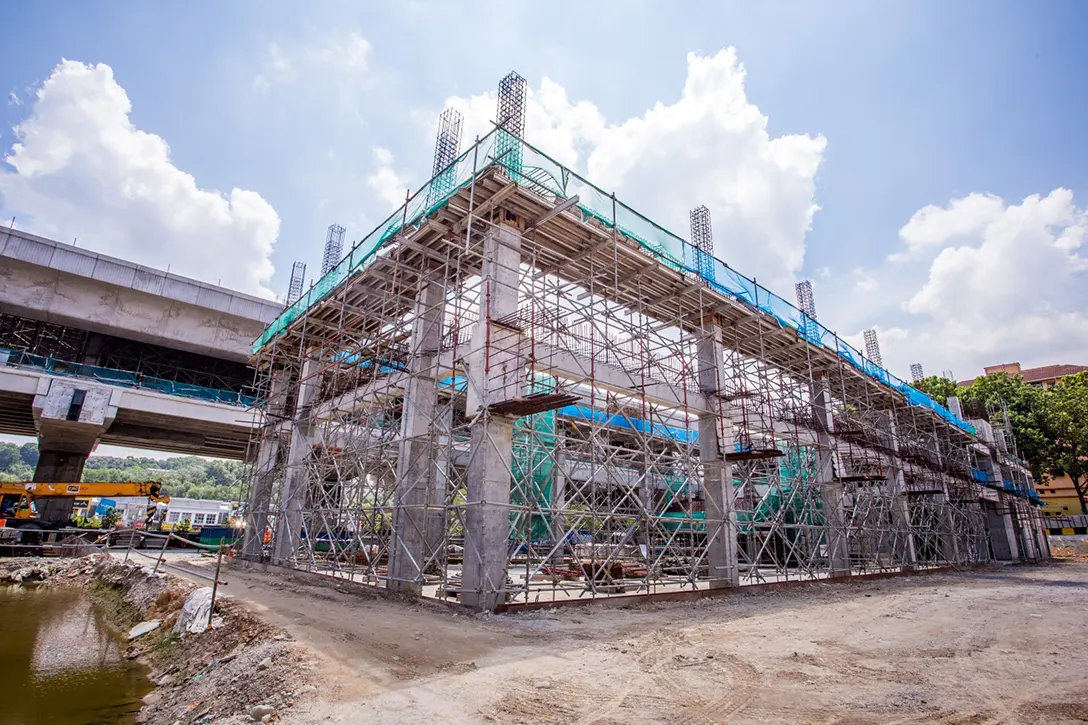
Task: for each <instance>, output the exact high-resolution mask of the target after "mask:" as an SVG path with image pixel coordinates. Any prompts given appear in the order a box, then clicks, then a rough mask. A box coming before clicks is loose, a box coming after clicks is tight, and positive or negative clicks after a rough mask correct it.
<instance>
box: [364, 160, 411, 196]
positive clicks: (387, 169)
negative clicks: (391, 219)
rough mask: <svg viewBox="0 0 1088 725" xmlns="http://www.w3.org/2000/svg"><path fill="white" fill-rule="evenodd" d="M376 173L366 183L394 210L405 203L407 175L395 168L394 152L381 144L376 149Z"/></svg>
mask: <svg viewBox="0 0 1088 725" xmlns="http://www.w3.org/2000/svg"><path fill="white" fill-rule="evenodd" d="M374 164H375V166H376V167H377V168H375V170H374V173H372V174H371V175H370V176H368V177H367V178H366V184H367V186H369V187H370V188H371V189H373V190H374V191H375V192H376V193H377V195H378V197H379V198H380V199H381V200H382V201H383V202H385V204H386V205H388V207H389V209H388V210H389V211H393V209H396V208H397V207H399V206H400V205H401V204H403V203H404V194H405V191H406V190H407V188H408V180H407V177H405V176H404V175H402V174H400V173H398V172H397V171H396V169H394V168H393V152H392V151H390V150H389V149H386V148H382V147H380V146H378V147H376V148H375V149H374Z"/></svg>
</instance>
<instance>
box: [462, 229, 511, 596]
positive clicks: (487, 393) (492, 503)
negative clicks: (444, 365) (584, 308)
mask: <svg viewBox="0 0 1088 725" xmlns="http://www.w3.org/2000/svg"><path fill="white" fill-rule="evenodd" d="M521 241H522V239H521V232H520V231H518V230H517V229H516V228H514V227H512V226H509V225H505V224H500V225H499V226H496V227H495V228H493V229H492V230H491V231H490V232H488V233H487V236H485V237H484V239H483V257H484V259H483V266H482V274H481V275H480V276H481V277H482V278H483V286H484V289H485V291H486V292H485V297H484V302H483V304H482V305H481V310H480V321H479V323H478V324H477V325H476V328H475V330H474V332H473V341H472V352H471V353H470V354H469V355H468V356H467V357H468V391H467V392H468V403H467V405H466V411H467V415H469V416H476V418H475V420H474V422H473V423H472V427H471V446H472V452H471V454H470V458H469V463H468V472H467V486H466V488H467V491H466V494H467V495H466V499H467V500H466V502H465V509H466V510H465V561H464V569H463V571H462V584H461V587H462V589H461V603H462V604H466V605H468V606H470V607H474V608H476V609H482V610H494V609H495V607H497V606H498V605H500V604H502V603H504V602H505V601H506V566H507V563H508V553H507V549H508V547H509V540H510V486H511V484H512V473H511V470H510V467H511V461H512V460H513V457H514V447H513V433H514V418H512V417H510V416H506V415H498V414H493V413H491V412H489V410H488V408H489V407H490V406H492V405H494V404H496V403H501V402H504V401H508V400H511V399H513V398H514V397H515V396H518V395H522V394H524V391H525V372H524V370H525V361H524V359H523V358H522V357H521V352H520V343H521V332H520V331H519V330H517V329H514V328H511V327H507V326H504V325H501V324H496V321H501V320H503V319H504V318H506V317H508V316H509V315H512V314H514V313H515V312H517V310H518V277H519V270H520V266H521Z"/></svg>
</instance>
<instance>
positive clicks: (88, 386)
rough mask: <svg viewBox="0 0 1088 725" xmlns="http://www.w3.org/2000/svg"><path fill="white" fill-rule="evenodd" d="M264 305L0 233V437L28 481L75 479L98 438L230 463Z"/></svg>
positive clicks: (241, 444) (239, 445)
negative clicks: (25, 460) (31, 470)
mask: <svg viewBox="0 0 1088 725" xmlns="http://www.w3.org/2000/svg"><path fill="white" fill-rule="evenodd" d="M281 310H282V306H281V305H279V304H278V303H276V302H273V301H270V300H265V299H261V298H258V297H254V296H251V295H246V294H242V293H240V292H236V291H233V290H230V289H226V288H224V287H220V286H216V285H211V284H207V283H204V282H200V281H197V280H194V279H189V278H187V277H182V276H180V275H177V274H171V273H169V272H164V271H162V270H157V269H152V268H149V267H144V266H141V265H138V264H134V263H132V262H128V261H125V260H122V259H117V258H115V257H109V256H106V255H103V254H97V253H95V252H93V251H90V250H87V249H82V248H79V247H76V246H73V245H69V244H61V243H59V242H56V241H53V240H50V239H45V238H42V237H38V236H34V235H31V234H27V233H25V232H21V231H19V230H10V231H4V232H0V433H6V434H10V435H25V436H36V437H37V438H38V444H39V450H40V458H39V462H38V466H37V470H36V471H35V474H34V478H35V480H78V479H79V478H80V476H81V475H82V472H83V466H84V463H85V462H86V460H87V457H88V456H89V455H90V453H91V452H92V451H93V450H94V448H95V446H96V445H97V444H98V443H99V442H103V443H108V444H115V445H124V446H131V447H137V448H148V449H155V450H162V451H170V452H177V453H192V454H198V455H210V456H218V457H223V458H234V459H241V458H243V457H244V456H245V451H246V445H247V441H248V439H249V434H250V429H251V426H252V423H251V413H250V411H249V408H250V407H251V406H252V403H253V401H254V397H253V390H252V381H253V371H252V369H251V368H250V367H249V365H248V364H247V359H248V357H249V355H250V354H251V346H252V343H253V340H254V339H255V338H256V337H257V336H258V335H259V334H260V333H261V332H262V330H264V328H265V327H266V326H267V324H268V323H269V322H271V321H272V320H274V319H275V318H276V316H277V315H278V314H279V313H280V312H281Z"/></svg>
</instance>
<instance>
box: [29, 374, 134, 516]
mask: <svg viewBox="0 0 1088 725" xmlns="http://www.w3.org/2000/svg"><path fill="white" fill-rule="evenodd" d="M113 392H114V391H113V390H111V389H110V388H108V387H105V386H101V385H92V384H89V383H87V382H85V381H81V380H72V381H68V380H60V379H57V378H42V379H40V380H39V381H38V393H37V395H35V396H34V402H33V406H32V411H33V414H34V419H35V420H34V422H35V427H36V428H37V429H38V465H37V466H36V467H35V469H34V480H35V481H53V482H76V481H79V480H81V479H82V477H83V466H84V465H85V464H86V463H87V458H88V457H89V456H90V455H91V452H92V451H94V449H95V446H96V445H98V437H99V436H100V435H101V434H102V432H103V431H105V430H106V429H107V428H108V427H109V426H110V424H111V423H112V422H113V419H114V416H116V415H117V407H116V406H115V405H112V404H111V397H112V394H113ZM73 503H74V499H70V498H68V499H65V498H58V499H42V500H41V501H39V502H38V503H37V504H36V506H37V509H38V516H39V517H41V519H42V520H44V521H50V522H57V523H65V522H67V521H68V519H69V518H70V517H71V515H72V505H73Z"/></svg>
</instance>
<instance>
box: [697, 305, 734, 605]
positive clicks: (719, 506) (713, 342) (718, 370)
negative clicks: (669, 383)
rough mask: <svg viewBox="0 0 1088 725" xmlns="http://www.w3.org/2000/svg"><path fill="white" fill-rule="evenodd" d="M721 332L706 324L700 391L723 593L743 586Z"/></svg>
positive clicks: (707, 487) (702, 456)
mask: <svg viewBox="0 0 1088 725" xmlns="http://www.w3.org/2000/svg"><path fill="white" fill-rule="evenodd" d="M721 340H722V335H721V327H720V326H719V325H718V324H717V323H716V322H711V321H704V323H703V328H702V331H701V335H700V337H699V340H698V341H697V342H696V345H695V348H696V356H697V357H698V365H699V369H698V372H699V391H700V392H701V393H702V394H703V396H704V398H705V399H706V403H707V408H708V410H709V411H711V412H709V413H704V414H702V415H700V416H699V462H700V463H701V464H702V466H703V481H702V488H703V499H704V501H705V503H706V537H707V542H708V543H707V564H708V568H709V578H710V588H711V589H723V588H725V587H735V586H738V585H739V584H740V566H739V563H738V559H737V510H736V490H735V489H734V487H733V467H732V465H730V464H729V463H728V462H727V461H726V460H725V453H726V452H727V451H729V450H731V449H732V448H733V424H732V418H731V417H730V416H728V415H726V412H727V411H725V410H724V409H723V408H724V405H725V404H724V401H723V400H722V396H721V393H722V380H724V378H725V370H724V369H723V368H724V366H725V354H724V346H723V345H722V341H721Z"/></svg>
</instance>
